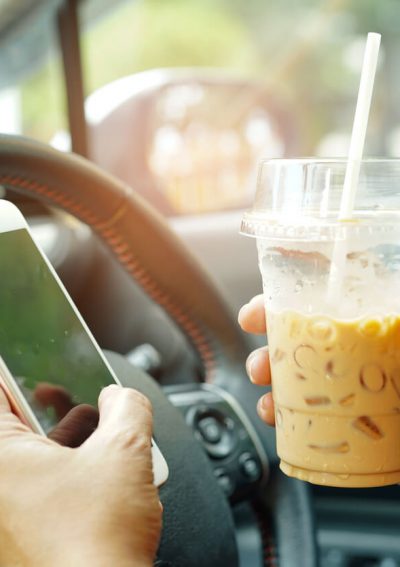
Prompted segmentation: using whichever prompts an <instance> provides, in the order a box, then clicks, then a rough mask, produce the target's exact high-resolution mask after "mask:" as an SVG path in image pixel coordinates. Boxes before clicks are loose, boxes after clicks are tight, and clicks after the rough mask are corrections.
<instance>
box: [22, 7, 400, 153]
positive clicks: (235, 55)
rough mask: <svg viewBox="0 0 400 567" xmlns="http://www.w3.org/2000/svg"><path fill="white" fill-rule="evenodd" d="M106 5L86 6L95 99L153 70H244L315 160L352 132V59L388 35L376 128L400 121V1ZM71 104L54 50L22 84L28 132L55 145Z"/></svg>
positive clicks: (85, 42) (85, 43)
mask: <svg viewBox="0 0 400 567" xmlns="http://www.w3.org/2000/svg"><path fill="white" fill-rule="evenodd" d="M99 5H100V3H99V0H87V1H86V2H82V9H81V19H82V22H83V34H82V47H83V63H84V73H85V87H86V94H90V93H91V92H93V90H95V89H96V88H98V87H100V86H102V85H104V84H105V83H108V82H110V81H112V80H114V79H117V78H119V77H121V76H124V75H128V74H131V73H136V72H138V71H142V70H145V69H151V68H160V67H193V66H206V67H210V66H212V67H220V68H224V69H230V70H236V71H237V72H239V73H242V74H244V75H247V76H248V75H250V76H255V77H257V78H258V79H260V80H261V81H264V82H265V84H266V88H268V89H269V90H270V92H271V93H272V94H273V95H274V97H275V98H277V99H279V100H281V102H282V105H283V106H284V107H286V108H287V111H288V114H289V115H291V116H293V117H294V119H295V120H296V123H297V125H298V129H299V132H300V148H299V149H300V151H301V153H312V152H313V150H314V148H315V144H316V143H317V142H318V140H319V139H320V138H321V136H322V135H324V134H326V133H328V132H330V131H332V130H341V129H342V130H346V129H347V130H349V129H350V127H351V125H350V124H351V119H352V113H353V108H354V104H355V99H356V93H357V85H358V81H359V68H360V65H361V61H360V62H359V65H358V68H357V66H355V67H354V65H353V66H352V65H349V64H348V60H349V57H350V56H349V53H348V50H349V47H350V46H352V45H353V43H354V42H356V40H357V39H358V38H362V39H364V38H365V35H366V33H367V32H368V31H378V32H381V33H382V34H383V49H382V52H384V53H383V55H382V61H383V64H382V65H381V70H380V71H379V73H378V81H377V86H376V88H375V94H374V107H373V109H372V112H373V113H374V112H378V113H380V114H379V116H378V118H374V117H372V122H371V123H372V124H374V121H375V122H377V123H379V122H380V123H381V124H383V125H385V124H386V125H387V123H388V118H387V113H388V112H391V113H393V112H394V113H396V116H397V115H398V114H399V112H400V111H398V110H397V106H395V105H394V102H393V108H388V107H387V104H384V102H385V103H387V93H391V97H392V98H393V100H394V96H395V94H396V93H397V95H396V96H398V95H399V94H400V92H399V91H400V84H399V81H400V79H398V78H397V75H398V74H396V76H394V74H393V73H391V72H390V68H391V61H392V62H393V61H394V59H396V60H397V59H398V58H397V52H398V49H399V37H398V32H397V23H396V22H398V21H399V19H400V2H398V1H397V0H380V1H379V2H377V1H376V0H301V1H300V0H279V1H277V0H269V1H268V0H136V1H135V0H125V1H120V2H113V3H108V4H107V3H105V4H104V6H106V8H105V9H104V10H103V11H102V12H99V13H97V14H96V7H98V6H99ZM89 14H91V17H90V18H89ZM93 14H95V17H93ZM63 97H64V93H63V88H62V73H61V65H60V59H59V56H58V54H57V52H56V51H55V50H54V51H53V53H52V55H50V56H49V57H48V59H47V60H46V61H45V62H44V65H43V67H42V68H41V70H40V71H38V72H35V74H34V75H31V76H29V75H28V76H27V79H26V81H25V82H24V84H23V85H22V104H23V126H24V132H25V133H27V134H28V135H31V136H34V137H38V138H41V139H47V140H48V139H49V138H50V137H51V135H52V134H53V133H54V132H55V131H56V130H58V129H61V128H65V125H66V121H65V112H64V108H65V101H64V99H63ZM385 97H386V98H385ZM383 101H384V102H383ZM374 109H375V110H374ZM382 113H386V115H385V116H386V118H385V116H383V115H382ZM399 119H400V116H399ZM349 121H350V123H349ZM381 136H382V132H379V131H376V132H374V140H375V142H374V143H373V145H372V149H373V150H377V151H379V150H383V149H384V142H382V141H381V142H379V143H378V140H381Z"/></svg>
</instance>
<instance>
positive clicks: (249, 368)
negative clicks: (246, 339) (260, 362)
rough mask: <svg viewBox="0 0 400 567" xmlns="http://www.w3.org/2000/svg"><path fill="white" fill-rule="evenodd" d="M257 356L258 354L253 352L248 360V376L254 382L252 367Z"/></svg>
mask: <svg viewBox="0 0 400 567" xmlns="http://www.w3.org/2000/svg"><path fill="white" fill-rule="evenodd" d="M256 354H257V353H255V352H252V353H251V354H250V355H249V357H248V358H247V360H246V372H247V375H248V377H249V378H250V380H251V381H252V382H253V376H252V373H251V371H252V366H253V363H254V360H255V358H256Z"/></svg>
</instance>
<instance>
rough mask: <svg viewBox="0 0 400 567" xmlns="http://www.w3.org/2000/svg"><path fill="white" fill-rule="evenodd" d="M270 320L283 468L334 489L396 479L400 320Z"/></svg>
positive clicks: (291, 315)
mask: <svg viewBox="0 0 400 567" xmlns="http://www.w3.org/2000/svg"><path fill="white" fill-rule="evenodd" d="M267 318H268V340H269V349H270V359H271V369H272V381H273V395H274V401H275V417H276V433H277V447H278V454H279V456H280V458H281V468H282V470H283V471H284V472H285V473H286V474H289V475H290V476H294V477H297V478H300V479H302V480H307V481H309V482H314V483H317V484H327V485H331V486H348V487H350V486H353V487H362V486H365V487H368V486H381V485H385V484H394V483H398V482H400V316H397V315H396V316H395V315H389V316H384V317H379V318H378V317H377V318H364V319H357V320H348V321H346V320H335V319H333V318H329V317H325V316H322V315H321V316H319V315H318V316H317V315H313V316H311V315H310V316H308V315H302V314H300V313H297V312H293V311H286V312H281V313H271V312H270V311H269V312H268V315H267Z"/></svg>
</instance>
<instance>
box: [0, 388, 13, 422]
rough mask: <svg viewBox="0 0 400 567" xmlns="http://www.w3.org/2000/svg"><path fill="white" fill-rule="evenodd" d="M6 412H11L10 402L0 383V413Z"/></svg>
mask: <svg viewBox="0 0 400 567" xmlns="http://www.w3.org/2000/svg"><path fill="white" fill-rule="evenodd" d="M8 413H11V406H10V402H9V401H8V398H7V396H6V393H5V392H4V390H3V386H2V385H0V415H2V414H8Z"/></svg>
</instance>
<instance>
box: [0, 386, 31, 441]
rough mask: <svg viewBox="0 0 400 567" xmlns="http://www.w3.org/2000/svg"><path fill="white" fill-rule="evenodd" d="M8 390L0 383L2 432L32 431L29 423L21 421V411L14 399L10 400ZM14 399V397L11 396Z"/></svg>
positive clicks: (0, 426) (0, 422)
mask: <svg viewBox="0 0 400 567" xmlns="http://www.w3.org/2000/svg"><path fill="white" fill-rule="evenodd" d="M6 392H7V390H6V388H5V387H4V386H3V384H0V431H1V434H2V435H3V434H8V433H11V432H14V431H16V430H18V431H20V432H24V433H26V432H32V430H31V428H30V427H28V425H27V424H26V423H25V422H23V421H21V419H20V418H19V417H17V416H18V414H19V411H18V408H17V406H15V405H14V404H13V403H12V401H11V402H10V397H9V396H8V395H7V393H6ZM11 400H12V398H11Z"/></svg>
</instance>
